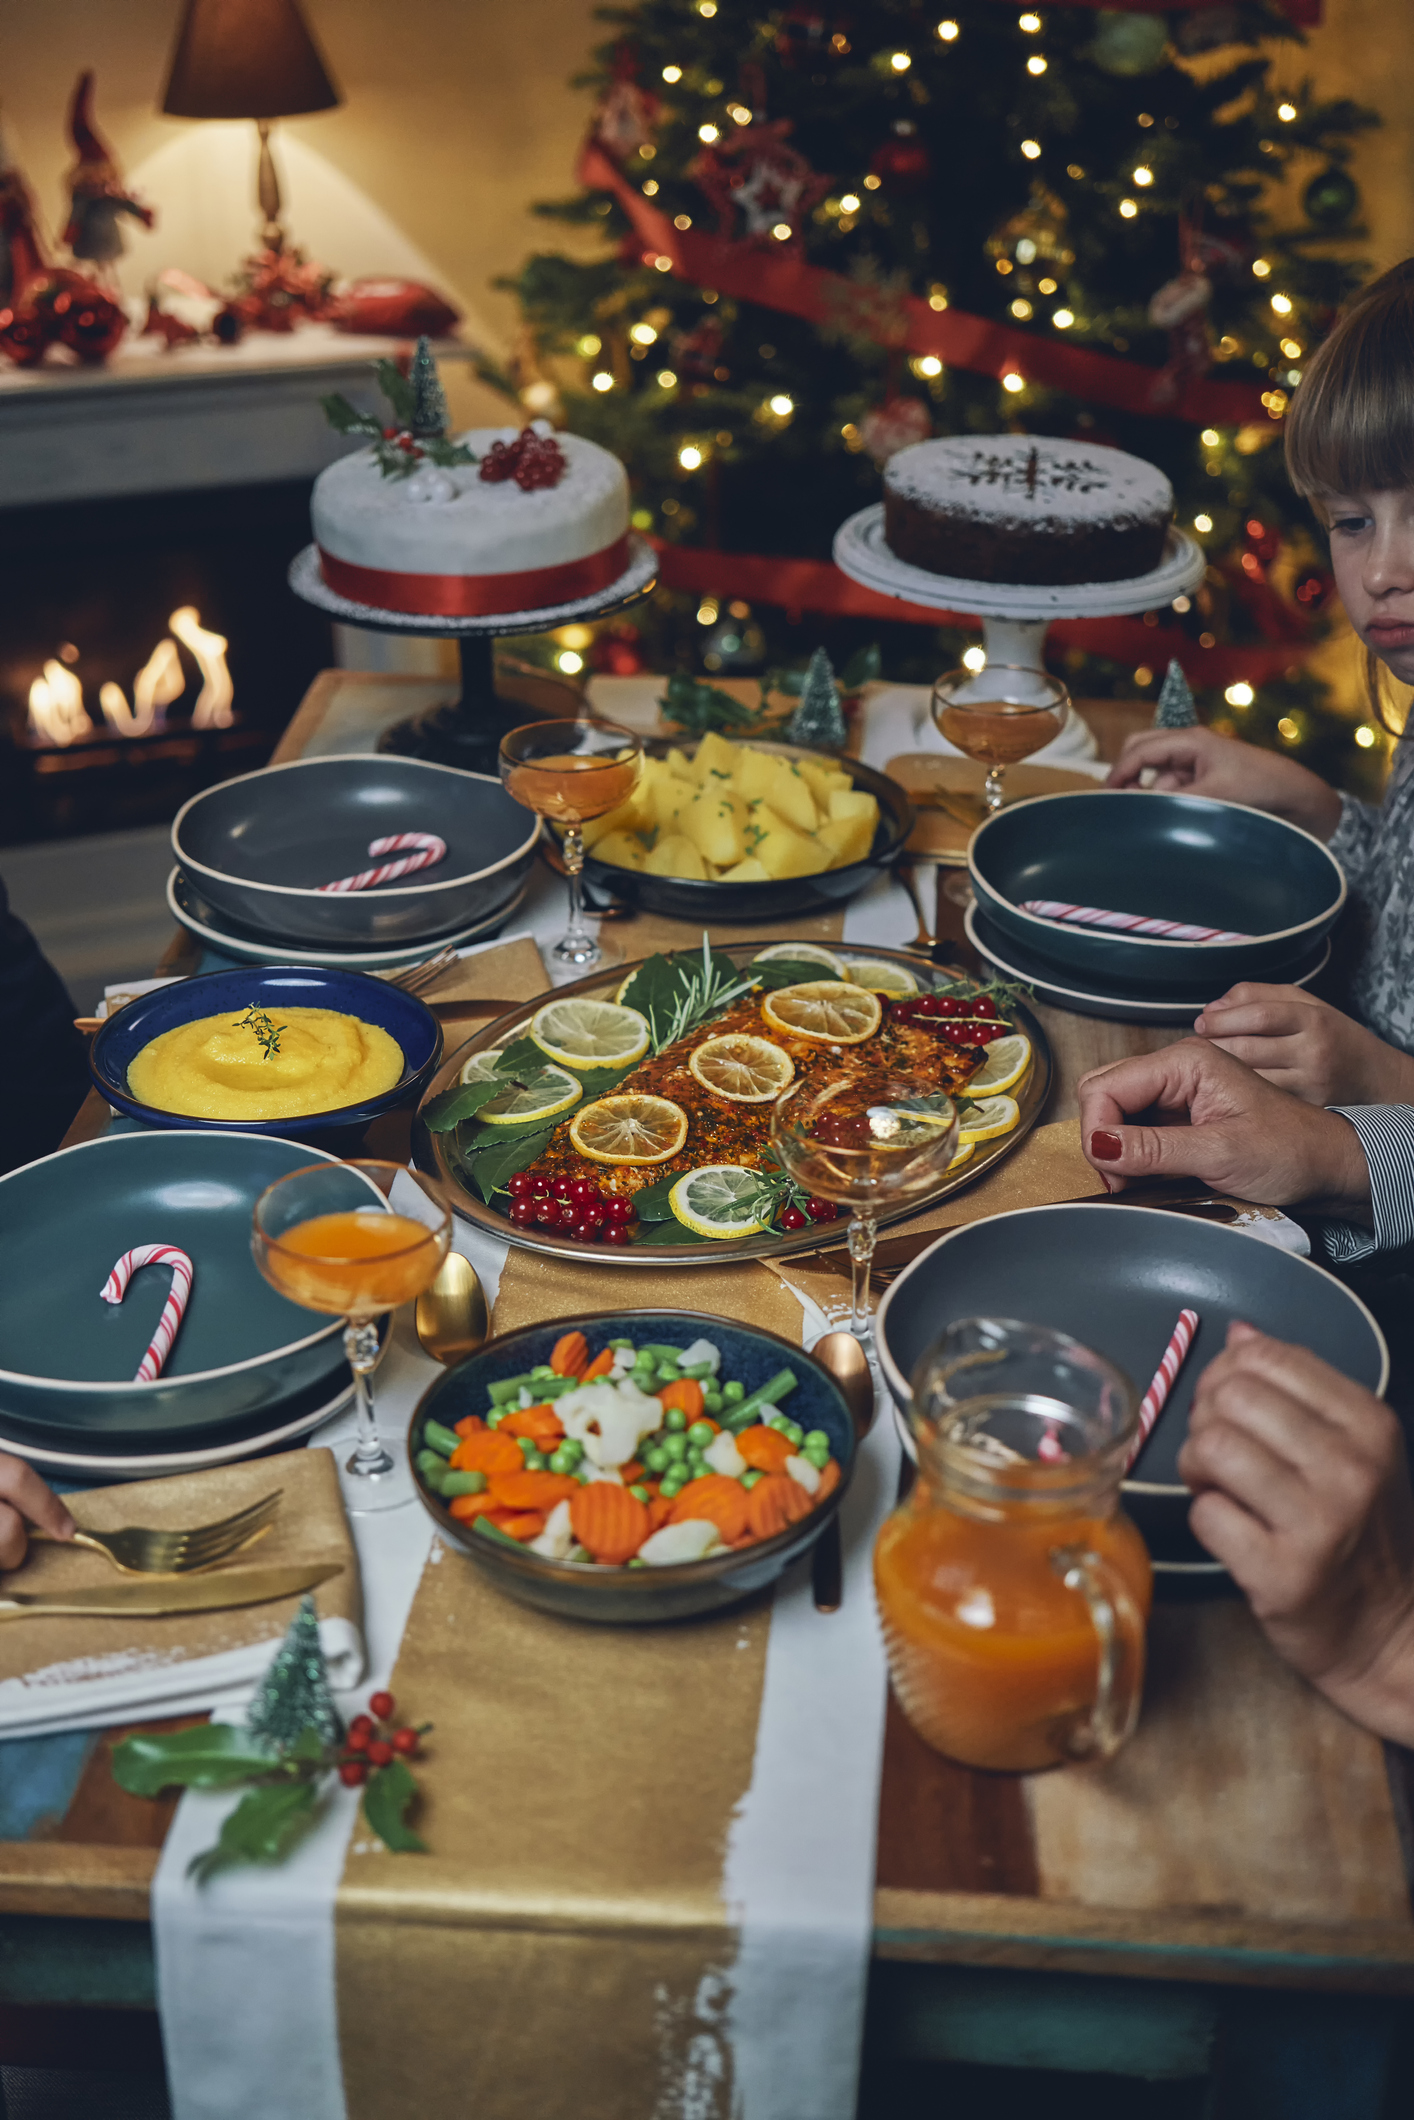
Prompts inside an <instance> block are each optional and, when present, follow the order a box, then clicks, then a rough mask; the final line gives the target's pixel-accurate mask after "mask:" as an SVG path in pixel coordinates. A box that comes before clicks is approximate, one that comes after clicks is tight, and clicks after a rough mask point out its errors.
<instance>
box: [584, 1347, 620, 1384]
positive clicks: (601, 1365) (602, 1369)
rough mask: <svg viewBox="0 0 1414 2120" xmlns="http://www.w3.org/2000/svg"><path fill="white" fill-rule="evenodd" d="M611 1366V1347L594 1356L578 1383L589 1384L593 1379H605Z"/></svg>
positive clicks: (612, 1364)
mask: <svg viewBox="0 0 1414 2120" xmlns="http://www.w3.org/2000/svg"><path fill="white" fill-rule="evenodd" d="M613 1366H614V1350H613V1348H612V1347H606V1348H605V1349H604V1351H603V1353H602V1354H596V1355H595V1357H594V1360H593V1361H592V1362H591V1363H590V1365H589V1367H588V1368H587V1369H586V1370H585V1371H584V1372H583V1374H582V1375H581V1377H580V1380H579V1381H580V1383H581V1384H589V1383H592V1382H593V1380H594V1378H595V1377H606V1376H608V1374H609V1372H610V1371H611V1370H612V1368H613Z"/></svg>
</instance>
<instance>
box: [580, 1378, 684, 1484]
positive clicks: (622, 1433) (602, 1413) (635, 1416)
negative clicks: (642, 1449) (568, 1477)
mask: <svg viewBox="0 0 1414 2120" xmlns="http://www.w3.org/2000/svg"><path fill="white" fill-rule="evenodd" d="M555 1411H556V1413H557V1414H558V1415H559V1417H560V1421H561V1423H562V1425H563V1427H564V1431H565V1434H566V1435H572V1436H573V1437H574V1439H575V1441H576V1442H579V1443H583V1445H584V1455H585V1457H586V1458H587V1459H588V1461H589V1463H590V1464H591V1465H599V1466H601V1467H613V1466H615V1465H626V1464H627V1463H628V1461H629V1459H630V1458H631V1457H632V1456H633V1455H634V1453H635V1451H636V1450H637V1449H638V1446H639V1444H640V1442H641V1441H642V1440H643V1438H644V1436H646V1435H652V1433H653V1431H654V1429H655V1428H657V1427H659V1426H660V1425H661V1422H662V1419H663V1408H662V1405H661V1404H660V1402H659V1401H658V1400H657V1399H655V1398H653V1397H651V1396H650V1395H649V1393H648V1392H646V1391H640V1390H639V1388H638V1386H637V1385H636V1384H635V1383H634V1382H633V1381H632V1380H631V1379H630V1378H628V1377H620V1378H619V1379H618V1381H617V1382H615V1383H610V1382H609V1381H608V1379H607V1378H596V1380H595V1382H594V1383H592V1384H584V1385H581V1386H580V1388H579V1390H578V1391H567V1392H565V1393H564V1395H563V1396H562V1397H561V1398H560V1399H558V1400H557V1401H556V1404H555Z"/></svg>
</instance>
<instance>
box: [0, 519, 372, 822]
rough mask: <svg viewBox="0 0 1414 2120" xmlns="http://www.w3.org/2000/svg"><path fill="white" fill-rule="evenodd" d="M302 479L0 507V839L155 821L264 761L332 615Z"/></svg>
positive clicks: (328, 653) (323, 660) (327, 647)
mask: <svg viewBox="0 0 1414 2120" xmlns="http://www.w3.org/2000/svg"><path fill="white" fill-rule="evenodd" d="M309 490H310V482H309V480H308V479H307V478H305V479H297V480H290V481H282V482H279V483H273V484H266V485H251V486H228V487H222V488H203V489H201V490H198V491H191V492H178V493H160V494H152V493H142V494H135V495H128V496H124V497H122V498H120V499H105V500H88V501H81V502H79V501H73V502H71V501H61V502H53V503H49V504H46V505H40V506H29V507H15V508H8V509H4V510H3V511H0V583H3V588H2V589H0V744H3V752H0V844H9V845H12V844H14V843H16V842H18V841H23V840H34V839H47V838H56V837H63V836H67V835H69V834H73V833H81V832H99V831H112V830H115V829H121V828H123V827H126V826H138V825H152V824H160V823H162V822H164V821H165V820H167V819H168V818H170V817H171V816H172V815H173V813H174V812H175V811H176V810H177V809H178V808H179V806H180V805H181V804H182V803H183V802H184V801H185V800H186V798H187V797H188V796H189V795H191V794H194V793H195V792H196V790H197V789H198V788H202V787H205V786H208V785H209V784H210V783H211V782H212V781H215V780H222V779H226V778H229V776H230V775H231V774H232V773H238V772H245V771H248V770H249V769H251V768H252V767H255V766H259V765H263V764H264V762H265V760H266V759H267V758H268V757H269V755H270V752H271V750H272V749H273V747H274V745H275V743H276V741H277V739H278V737H279V735H280V732H281V730H282V729H283V728H284V727H285V725H286V723H287V722H288V721H289V719H290V717H291V715H292V714H293V713H294V710H295V708H296V707H297V706H298V705H299V702H300V699H301V698H302V696H303V694H304V692H305V690H306V688H307V686H308V685H309V683H310V681H311V679H312V678H313V677H314V675H315V673H316V672H317V671H319V670H321V669H324V668H326V667H327V666H328V665H329V664H330V662H332V660H333V654H332V645H331V639H330V629H329V623H328V620H327V619H325V618H324V617H323V616H322V615H321V614H320V613H319V612H317V611H314V610H311V609H310V608H309V606H307V605H305V604H302V603H300V602H299V601H298V599H297V598H296V597H294V596H293V595H292V594H291V592H290V590H289V588H288V587H287V585H286V581H285V571H286V568H287V567H288V565H289V562H290V560H291V559H292V558H293V556H294V554H295V553H296V552H297V551H298V550H299V549H300V547H301V546H302V545H305V544H307V543H308V541H309Z"/></svg>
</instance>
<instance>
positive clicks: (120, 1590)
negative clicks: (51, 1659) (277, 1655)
mask: <svg viewBox="0 0 1414 2120" xmlns="http://www.w3.org/2000/svg"><path fill="white" fill-rule="evenodd" d="M343 1572H344V1567H343V1562H342V1561H321V1562H319V1563H318V1564H315V1563H312V1562H309V1561H303V1562H301V1561H286V1562H284V1563H283V1564H282V1565H279V1566H273V1565H272V1566H271V1567H268V1568H231V1569H228V1570H227V1571H226V1573H225V1574H224V1575H223V1574H219V1573H218V1574H216V1575H196V1576H192V1577H191V1578H190V1579H189V1580H187V1581H185V1582H184V1581H182V1580H181V1579H180V1578H178V1579H177V1580H176V1581H173V1580H172V1578H171V1577H170V1576H164V1577H163V1578H162V1580H161V1581H160V1582H151V1583H137V1582H134V1583H111V1584H110V1583H101V1584H98V1585H96V1586H95V1587H93V1588H91V1589H83V1590H65V1591H62V1592H60V1593H59V1594H58V1595H57V1596H41V1595H40V1594H39V1593H37V1592H35V1591H32V1590H29V1591H26V1590H9V1591H7V1590H4V1589H3V1588H0V1620H6V1619H43V1618H45V1617H47V1616H48V1615H49V1614H51V1613H55V1614H68V1615H70V1616H71V1617H77V1616H78V1615H80V1614H82V1613H87V1614H88V1615H89V1616H90V1617H91V1618H97V1619H119V1618H123V1617H126V1616H129V1615H131V1616H134V1617H136V1616H142V1617H146V1618H153V1619H156V1618H160V1617H163V1616H165V1615H166V1614H168V1613H172V1612H224V1611H227V1610H234V1609H235V1607H236V1606H238V1605H264V1604H268V1603H269V1602H270V1600H271V1599H272V1598H277V1597H295V1596H297V1595H298V1594H299V1592H300V1591H302V1590H314V1589H317V1588H318V1586H319V1584H320V1583H327V1582H328V1580H329V1578H330V1577H331V1576H334V1575H342V1574H343Z"/></svg>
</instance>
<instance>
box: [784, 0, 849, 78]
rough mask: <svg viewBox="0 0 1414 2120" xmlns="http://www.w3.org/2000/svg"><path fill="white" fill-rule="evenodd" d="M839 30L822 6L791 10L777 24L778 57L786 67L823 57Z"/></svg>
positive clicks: (790, 8) (792, 8) (788, 9)
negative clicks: (836, 31) (832, 36)
mask: <svg viewBox="0 0 1414 2120" xmlns="http://www.w3.org/2000/svg"><path fill="white" fill-rule="evenodd" d="M835 27H836V24H835V23H833V22H832V21H831V20H830V19H829V18H828V17H827V16H826V15H825V14H824V13H823V11H822V10H821V9H820V8H818V7H811V6H809V5H808V4H807V5H805V6H796V7H788V8H787V9H786V11H785V13H784V14H783V15H782V16H781V17H780V19H779V21H778V22H777V24H776V57H777V58H778V59H779V60H780V62H781V64H782V65H783V66H799V65H803V64H804V63H806V62H807V61H808V60H811V59H821V58H823V57H824V55H825V53H826V52H827V51H828V50H829V49H830V37H831V33H832V31H833V30H834V29H835Z"/></svg>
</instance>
